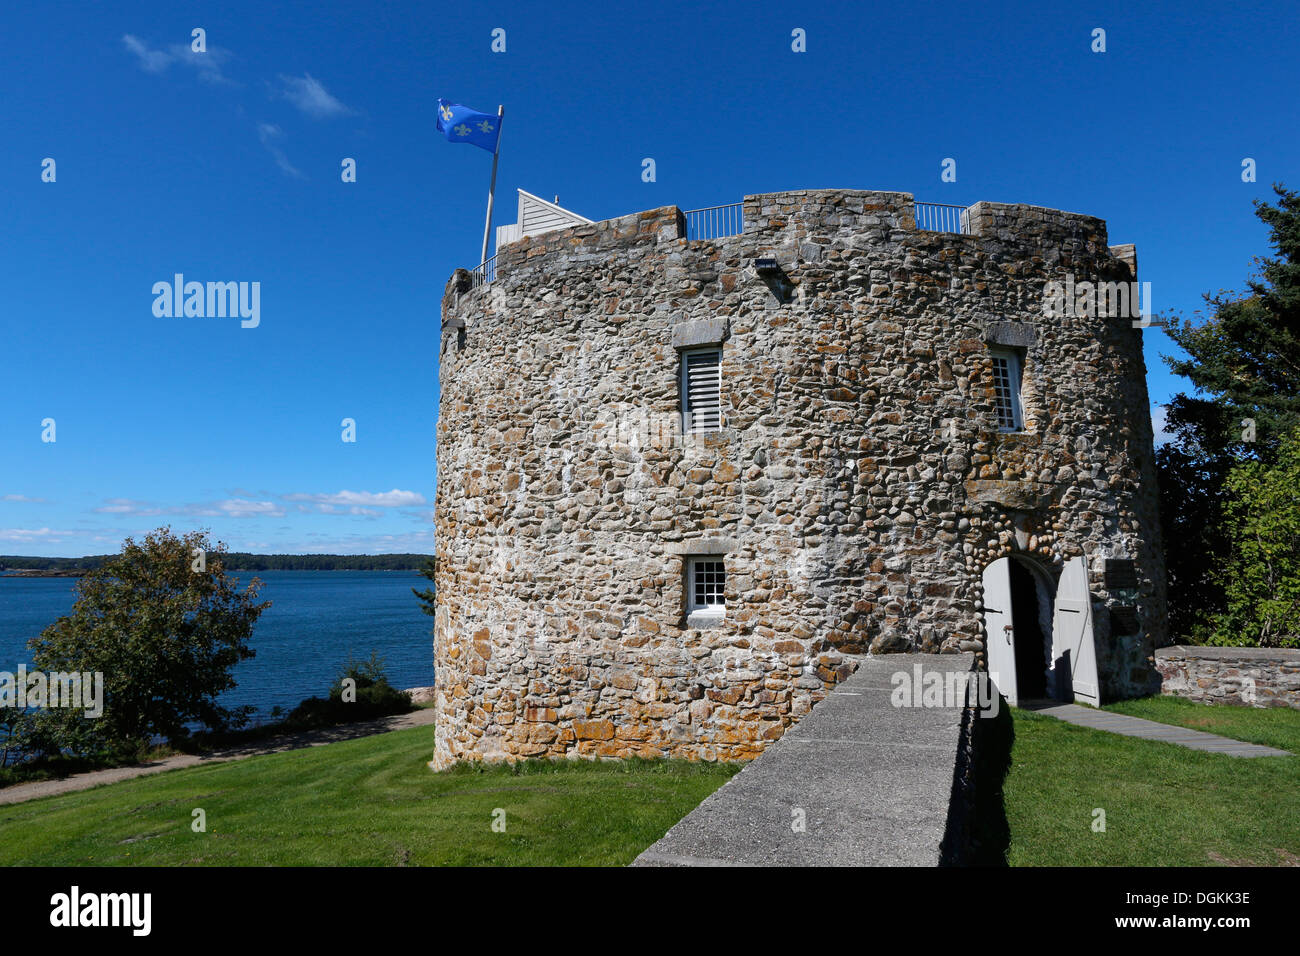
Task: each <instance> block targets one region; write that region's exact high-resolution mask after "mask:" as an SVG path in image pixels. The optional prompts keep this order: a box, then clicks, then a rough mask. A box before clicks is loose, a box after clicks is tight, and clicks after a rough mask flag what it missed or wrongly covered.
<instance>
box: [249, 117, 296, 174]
mask: <svg viewBox="0 0 1300 956" xmlns="http://www.w3.org/2000/svg"><path fill="white" fill-rule="evenodd" d="M257 138H258V139H260V140H261V141H262V145H263V146H265V147H266V150H267V152H269V153H270V154H271V155H272V156H274V157H275V164H276V165H277V166H279V167H280V169H281V170H283V171H284V172H285V173H287V174H288V175H290V176H293V177H295V178H297V179H303V178H304V177H303V175H302V173H301V172H300V171H299V170H298V169H297V167H295V166H294V165H293V163H291V162H289V157H288V156H286V155H285V153H284V150H282V149H281V148H280V147H279V145H278V141H279V140H281V139H283V138H284V131H283V130H281V129H280V127H278V126H276V125H275V124H274V123H258V124H257Z"/></svg>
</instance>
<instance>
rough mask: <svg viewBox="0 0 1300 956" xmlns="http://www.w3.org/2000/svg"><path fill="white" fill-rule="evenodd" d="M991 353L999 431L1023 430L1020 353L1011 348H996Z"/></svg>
mask: <svg viewBox="0 0 1300 956" xmlns="http://www.w3.org/2000/svg"><path fill="white" fill-rule="evenodd" d="M991 354H992V358H993V389H994V392H995V395H994V402H995V405H996V407H997V413H998V431H1001V432H1018V431H1021V430H1022V429H1024V427H1025V418H1024V411H1023V409H1021V407H1020V373H1021V359H1020V353H1018V352H1015V351H1013V350H1011V349H994V350H993V351H992V353H991Z"/></svg>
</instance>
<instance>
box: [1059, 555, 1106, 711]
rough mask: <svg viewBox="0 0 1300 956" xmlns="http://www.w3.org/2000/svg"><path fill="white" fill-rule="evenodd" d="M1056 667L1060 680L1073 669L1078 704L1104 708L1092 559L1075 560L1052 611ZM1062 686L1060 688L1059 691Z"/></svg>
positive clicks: (1068, 565) (1064, 575)
mask: <svg viewBox="0 0 1300 956" xmlns="http://www.w3.org/2000/svg"><path fill="white" fill-rule="evenodd" d="M1052 667H1053V670H1055V671H1056V672H1057V673H1056V675H1055V676H1056V678H1057V680H1060V678H1061V677H1062V676H1063V675H1061V673H1060V671H1061V669H1062V667H1068V668H1069V675H1070V687H1071V689H1072V690H1073V692H1074V698H1075V700H1078V701H1082V702H1083V703H1085V704H1092V706H1094V707H1099V706H1101V693H1100V690H1101V688H1100V685H1099V683H1098V680H1097V647H1096V644H1094V643H1093V639H1092V597H1091V596H1090V595H1089V593H1088V559H1087V558H1086V557H1083V556H1080V557H1077V558H1071V559H1070V560H1069V561H1067V562H1066V564H1065V570H1063V571H1062V572H1061V581H1060V584H1058V585H1057V587H1056V604H1055V606H1054V607H1053V608H1052ZM1059 686H1060V685H1059V684H1058V687H1059Z"/></svg>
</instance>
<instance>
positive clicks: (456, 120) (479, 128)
mask: <svg viewBox="0 0 1300 956" xmlns="http://www.w3.org/2000/svg"><path fill="white" fill-rule="evenodd" d="M435 116H436V117H437V120H438V132H439V133H441V134H442V135H443V136H445V137H447V139H448V141H450V142H453V143H472V144H473V145H475V146H477V147H478V148H479V149H486V150H487V151H488V152H489V153H493V154H495V153H496V151H497V140H498V139H499V138H500V136H501V119H500V116H493V115H492V114H491V113H480V112H479V111H478V110H474V109H470V108H469V107H468V106H465V105H463V104H461V103H452V102H450V101H448V100H438V112H437V113H436V114H435Z"/></svg>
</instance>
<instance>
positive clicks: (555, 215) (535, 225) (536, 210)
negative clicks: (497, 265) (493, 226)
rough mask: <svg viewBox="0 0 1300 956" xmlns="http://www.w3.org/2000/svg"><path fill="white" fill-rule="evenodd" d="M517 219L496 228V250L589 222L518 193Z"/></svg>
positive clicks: (566, 210)
mask: <svg viewBox="0 0 1300 956" xmlns="http://www.w3.org/2000/svg"><path fill="white" fill-rule="evenodd" d="M518 192H519V218H518V219H517V220H516V221H515V222H513V223H511V224H510V225H508V226H497V249H498V250H500V249H501V247H502V246H504V245H506V244H508V243H511V242H516V241H518V240H520V239H522V238H524V236H540V235H541V234H542V233H544V232H552V231H554V230H556V229H567V228H569V227H570V226H580V225H582V224H583V223H589V222H591V220H590V219H587V218H586V217H585V216H579V215H578V214H577V213H576V212H571V211H570V210H568V209H564V208H562V207H561V206H557V205H556V204H555V203H553V202H547V201H546V200H545V199H543V198H542V197H540V196H534V195H533V194H532V193H527V192H524V191H523V190H522V189H520V190H519V191H518Z"/></svg>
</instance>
